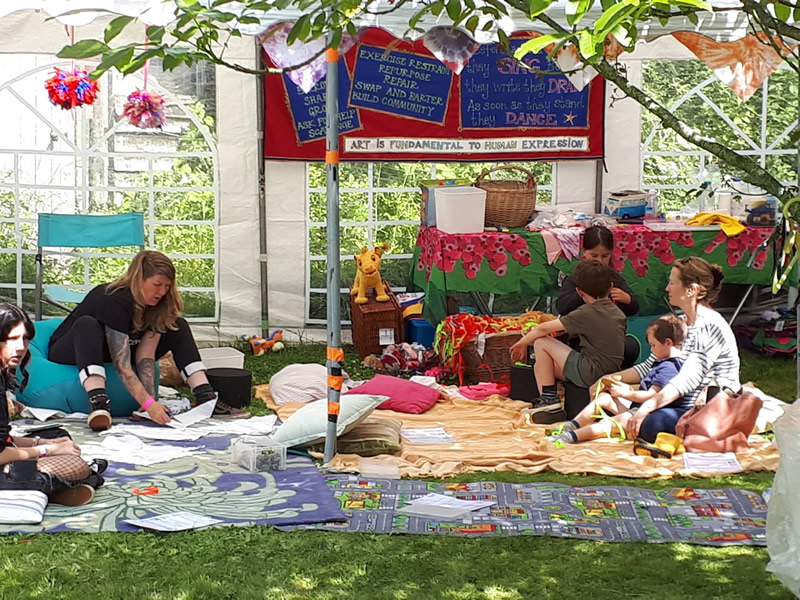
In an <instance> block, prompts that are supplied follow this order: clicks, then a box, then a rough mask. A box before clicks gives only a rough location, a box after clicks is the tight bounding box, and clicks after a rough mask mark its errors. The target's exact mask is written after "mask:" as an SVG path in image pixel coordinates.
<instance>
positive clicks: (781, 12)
mask: <svg viewBox="0 0 800 600" xmlns="http://www.w3.org/2000/svg"><path fill="white" fill-rule="evenodd" d="M773 6H775V16H776V17H777V18H778V19H780V20H781V21H783V22H784V23H786V22H787V21H788V20H789V16H790V15H791V14H792V9H791V8H789V7H788V6H787V5H785V4H783V3H782V2H776V3H775V4H774V5H773Z"/></svg>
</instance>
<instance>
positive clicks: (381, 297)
mask: <svg viewBox="0 0 800 600" xmlns="http://www.w3.org/2000/svg"><path fill="white" fill-rule="evenodd" d="M388 249H389V244H387V243H385V242H384V243H383V244H380V245H378V246H375V248H373V249H372V250H369V249H367V248H362V249H361V254H358V255H356V256H355V257H354V258H355V260H356V267H357V269H358V270H357V271H356V280H355V281H354V282H353V289H352V290H350V294H351V295H352V294H358V295H357V296H356V304H366V303H367V302H369V298H367V290H368V289H369V288H375V294H376V296H375V300H377V301H378V302H387V301H388V300H389V296H387V295H386V287H385V284H384V283H383V280H382V279H381V256H382V255H383V253H384V252H386V251H387V250H388Z"/></svg>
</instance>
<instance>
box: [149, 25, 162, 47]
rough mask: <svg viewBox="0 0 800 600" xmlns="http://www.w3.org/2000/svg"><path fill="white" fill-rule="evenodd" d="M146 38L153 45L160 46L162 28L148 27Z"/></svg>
mask: <svg viewBox="0 0 800 600" xmlns="http://www.w3.org/2000/svg"><path fill="white" fill-rule="evenodd" d="M147 37H148V39H149V40H150V41H151V42H153V43H154V44H160V43H161V40H162V39H163V38H164V28H163V27H152V26H151V27H148V28H147Z"/></svg>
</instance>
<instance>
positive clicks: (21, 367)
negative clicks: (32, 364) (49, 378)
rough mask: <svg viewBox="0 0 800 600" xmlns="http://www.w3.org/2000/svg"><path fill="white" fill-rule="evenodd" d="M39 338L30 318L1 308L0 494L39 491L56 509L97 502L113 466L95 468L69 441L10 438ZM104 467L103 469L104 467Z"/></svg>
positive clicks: (14, 308)
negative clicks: (17, 394) (18, 394)
mask: <svg viewBox="0 0 800 600" xmlns="http://www.w3.org/2000/svg"><path fill="white" fill-rule="evenodd" d="M35 334H36V330H35V329H34V326H33V322H31V320H30V317H28V315H27V314H26V313H25V311H23V310H21V309H20V308H18V307H17V306H14V305H13V304H0V490H3V489H6V490H7V489H16V490H19V489H34V490H39V491H43V492H45V493H47V494H48V495H49V497H50V501H51V502H54V503H56V504H66V505H69V506H79V505H82V504H86V503H87V502H89V501H90V500H91V499H92V498H93V497H94V488H96V487H98V486H99V485H101V484H102V482H103V480H102V477H101V475H100V473H102V471H104V470H105V467H106V466H107V464H108V463H106V462H105V461H102V463H101V462H97V463H96V464H97V467H95V468H92V467H90V465H89V464H87V463H86V461H84V460H83V459H82V458H81V449H80V448H79V447H78V446H77V445H76V444H75V442H73V441H72V440H71V439H70V438H68V437H60V438H55V439H47V440H44V439H41V440H40V439H39V438H37V437H33V438H31V437H18V436H11V435H10V432H11V424H10V417H9V410H8V407H9V404H12V403H14V402H15V400H14V390H15V389H25V386H26V385H27V383H28V371H27V370H26V368H25V367H26V365H27V364H28V361H30V358H31V354H30V351H29V350H28V346H29V344H30V341H31V339H33V336H34V335H35ZM17 371H19V374H20V375H21V381H20V382H19V384H18V382H17V376H16V373H17ZM101 465H102V466H101Z"/></svg>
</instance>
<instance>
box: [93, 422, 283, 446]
mask: <svg viewBox="0 0 800 600" xmlns="http://www.w3.org/2000/svg"><path fill="white" fill-rule="evenodd" d="M277 419H278V417H277V416H276V415H263V416H260V417H250V418H249V419H237V420H233V421H225V420H223V419H209V420H208V421H204V422H203V423H200V424H196V425H192V426H191V427H186V428H184V429H176V428H174V427H153V426H152V425H144V424H142V425H136V424H133V423H118V424H114V425H112V426H111V429H107V430H106V431H101V432H100V435H103V436H107V435H112V436H115V435H135V436H137V437H139V438H143V439H147V440H162V441H180V442H191V441H194V440H199V439H200V438H203V437H207V436H220V435H269V434H270V433H272V430H273V429H275V422H276V421H277Z"/></svg>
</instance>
